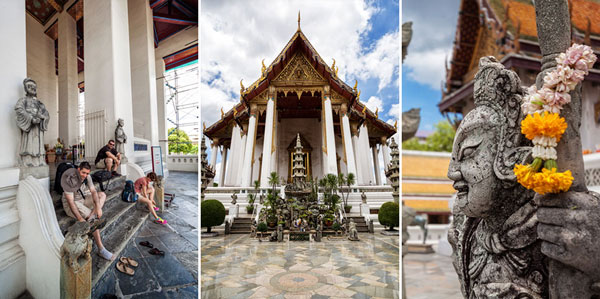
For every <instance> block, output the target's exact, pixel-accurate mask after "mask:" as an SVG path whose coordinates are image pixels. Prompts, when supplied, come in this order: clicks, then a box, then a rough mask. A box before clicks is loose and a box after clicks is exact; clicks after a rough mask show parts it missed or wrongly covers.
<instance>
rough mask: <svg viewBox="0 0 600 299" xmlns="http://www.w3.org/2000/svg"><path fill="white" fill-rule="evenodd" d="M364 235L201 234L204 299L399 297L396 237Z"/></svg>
mask: <svg viewBox="0 0 600 299" xmlns="http://www.w3.org/2000/svg"><path fill="white" fill-rule="evenodd" d="M360 238H361V241H359V242H352V241H348V240H327V239H326V238H324V239H323V242H308V241H291V242H283V243H276V242H274V243H271V242H258V240H256V239H251V238H249V236H247V235H227V236H219V237H216V238H202V239H201V246H202V256H201V271H202V272H201V280H202V281H201V293H200V294H201V298H211V299H212V298H398V294H399V293H398V288H399V282H398V275H399V273H398V271H399V265H398V261H399V260H398V258H399V246H398V237H397V236H395V237H392V236H383V235H380V234H360Z"/></svg>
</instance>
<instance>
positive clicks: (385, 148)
mask: <svg viewBox="0 0 600 299" xmlns="http://www.w3.org/2000/svg"><path fill="white" fill-rule="evenodd" d="M381 154H382V155H383V171H387V167H388V165H389V164H390V148H389V147H388V145H387V138H386V137H385V136H382V137H381ZM386 182H387V183H388V185H389V184H391V183H392V181H391V180H390V179H389V178H387V177H386Z"/></svg>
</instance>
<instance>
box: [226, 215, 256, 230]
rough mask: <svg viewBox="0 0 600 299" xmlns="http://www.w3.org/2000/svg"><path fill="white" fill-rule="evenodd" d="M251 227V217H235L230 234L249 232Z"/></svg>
mask: <svg viewBox="0 0 600 299" xmlns="http://www.w3.org/2000/svg"><path fill="white" fill-rule="evenodd" d="M251 227H252V218H251V217H235V218H234V219H233V225H232V226H231V228H230V230H229V233H230V234H250V230H251Z"/></svg>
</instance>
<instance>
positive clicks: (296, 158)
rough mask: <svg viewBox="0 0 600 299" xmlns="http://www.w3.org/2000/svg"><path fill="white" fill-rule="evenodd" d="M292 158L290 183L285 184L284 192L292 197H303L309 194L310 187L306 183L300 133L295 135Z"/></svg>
mask: <svg viewBox="0 0 600 299" xmlns="http://www.w3.org/2000/svg"><path fill="white" fill-rule="evenodd" d="M294 149H295V152H294V155H293V160H292V183H291V184H288V185H287V186H285V193H286V195H288V196H292V197H304V196H306V195H308V194H310V188H309V187H308V185H307V184H306V166H305V165H304V154H303V152H302V149H303V148H302V142H301V141H300V133H298V135H297V137H296V147H294Z"/></svg>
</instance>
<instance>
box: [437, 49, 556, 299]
mask: <svg viewBox="0 0 600 299" xmlns="http://www.w3.org/2000/svg"><path fill="white" fill-rule="evenodd" d="M522 92H523V91H522V89H521V82H520V80H519V78H518V77H517V75H516V73H514V72H513V71H510V70H506V69H505V68H504V66H503V65H502V64H500V63H498V61H497V60H496V59H495V58H494V57H483V58H481V60H480V61H479V72H478V73H477V75H476V76H475V85H474V98H475V106H476V107H475V109H474V110H472V111H471V112H469V113H468V114H467V115H466V116H465V117H464V119H463V121H462V122H461V125H460V127H459V128H458V130H457V132H456V137H455V140H454V146H453V152H452V158H451V161H450V166H449V169H448V177H449V178H450V179H451V180H453V181H454V185H453V186H454V188H455V189H456V190H457V191H458V194H457V199H456V202H455V204H454V207H453V215H454V221H453V223H452V225H451V227H450V230H449V232H448V241H449V242H450V244H451V245H452V247H453V251H454V252H453V258H454V267H455V268H456V272H457V273H458V276H459V280H460V282H461V285H462V292H463V295H464V296H465V297H466V298H489V297H493V298H548V273H547V271H546V267H545V265H544V256H543V255H542V254H541V252H540V241H539V240H538V236H537V231H536V224H537V219H536V217H535V212H536V210H537V208H538V205H537V204H536V203H535V202H534V201H533V195H534V194H533V192H532V191H529V190H526V189H525V188H524V187H522V186H521V185H519V184H518V183H517V182H516V177H515V175H514V173H513V167H514V165H515V163H523V161H524V160H525V159H526V158H527V157H528V156H529V154H530V152H531V147H530V143H529V141H528V140H526V139H525V138H524V137H523V136H522V135H521V132H520V122H521V119H522V117H523V116H522V113H521V106H520V104H521V97H522Z"/></svg>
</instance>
